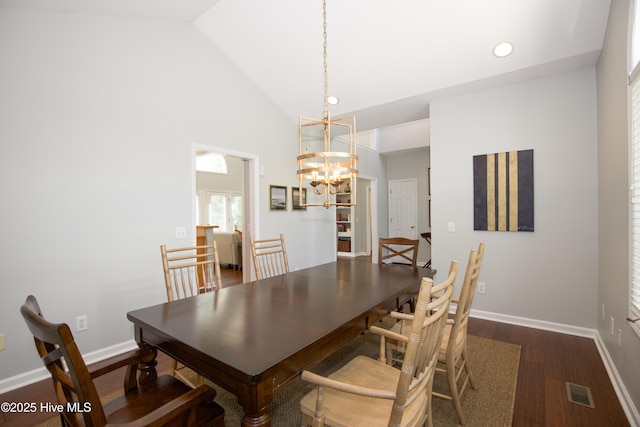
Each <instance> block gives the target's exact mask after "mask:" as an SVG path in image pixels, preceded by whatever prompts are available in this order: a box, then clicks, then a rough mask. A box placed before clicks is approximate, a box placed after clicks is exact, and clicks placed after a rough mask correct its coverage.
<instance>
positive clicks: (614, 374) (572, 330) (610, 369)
mask: <svg viewBox="0 0 640 427" xmlns="http://www.w3.org/2000/svg"><path fill="white" fill-rule="evenodd" d="M470 316H471V317H476V318H478V319H485V320H491V321H494V322H501V323H508V324H511V325H518V326H524V327H528V328H535V329H542V330H546V331H552V332H559V333H563V334H568V335H576V336H580V337H586V338H591V339H593V340H594V341H595V344H596V348H597V349H598V353H600V358H601V359H602V363H604V366H605V369H606V370H607V374H608V375H609V379H610V380H611V384H612V385H613V388H614V390H615V392H616V395H617V396H618V400H619V401H620V405H622V409H623V410H624V413H625V415H626V416H627V420H628V421H629V424H630V425H631V427H640V414H639V413H638V409H637V408H636V406H635V404H634V403H633V400H632V399H631V396H629V393H628V392H627V388H626V387H625V385H624V382H623V381H622V378H620V374H619V373H618V370H617V369H616V366H615V364H614V363H613V360H612V359H611V355H610V354H609V351H608V350H607V346H606V345H605V344H604V341H603V340H602V337H601V336H600V333H599V332H598V331H597V330H596V329H589V328H581V327H577V326H572V325H564V324H561V323H554V322H547V321H544V320H536V319H528V318H525V317H518V316H510V315H506V314H497V313H490V312H487V311H480V310H473V309H472V310H471V314H470Z"/></svg>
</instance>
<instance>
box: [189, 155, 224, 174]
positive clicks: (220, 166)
mask: <svg viewBox="0 0 640 427" xmlns="http://www.w3.org/2000/svg"><path fill="white" fill-rule="evenodd" d="M196 170H197V171H198V172H211V173H223V174H226V173H227V161H226V159H225V158H224V156H223V155H222V154H219V153H209V152H204V151H202V152H197V153H196Z"/></svg>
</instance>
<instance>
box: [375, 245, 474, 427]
mask: <svg viewBox="0 0 640 427" xmlns="http://www.w3.org/2000/svg"><path fill="white" fill-rule="evenodd" d="M485 246H486V245H485V244H484V243H480V245H479V246H478V250H477V251H475V250H472V251H470V253H469V260H468V261H467V268H466V271H465V275H464V278H463V281H462V287H461V289H460V294H459V296H458V298H453V299H452V300H451V303H452V305H456V311H455V314H454V316H453V318H451V319H449V320H448V321H447V325H446V327H445V330H444V338H443V340H442V345H441V348H440V351H439V353H438V368H437V372H441V373H445V374H446V375H447V383H448V385H449V392H450V394H448V395H447V394H444V393H436V392H434V393H433V395H434V396H435V397H439V398H444V399H448V400H451V401H452V402H453V406H454V408H455V410H456V415H457V416H458V421H459V422H460V424H462V425H464V424H465V418H464V413H463V412H462V405H461V398H462V394H463V393H464V391H465V390H466V387H467V386H468V385H470V386H471V388H473V389H476V386H477V383H476V380H475V377H474V375H473V372H472V370H471V365H470V364H469V359H468V357H467V326H468V324H469V314H470V312H471V304H472V302H473V296H474V294H475V290H476V284H477V283H478V277H479V275H480V268H481V267H482V260H483V258H484V251H485ZM392 314H393V313H392ZM395 317H396V318H397V319H399V320H400V321H399V322H397V323H396V324H395V325H394V326H393V327H392V328H391V331H393V332H397V333H399V334H401V335H407V334H408V333H409V331H410V327H411V321H412V316H411V315H410V314H399V315H396V316H395ZM381 345H382V343H381ZM385 350H386V352H385V359H384V361H386V362H387V363H390V364H393V363H399V362H401V361H402V358H403V357H404V352H405V350H404V346H403V345H402V343H396V342H393V341H390V342H387V343H386V344H385Z"/></svg>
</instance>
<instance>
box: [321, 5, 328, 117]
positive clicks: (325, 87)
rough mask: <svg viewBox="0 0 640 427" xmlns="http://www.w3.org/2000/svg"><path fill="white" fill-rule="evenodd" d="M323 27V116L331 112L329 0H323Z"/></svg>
mask: <svg viewBox="0 0 640 427" xmlns="http://www.w3.org/2000/svg"><path fill="white" fill-rule="evenodd" d="M322 23H323V25H322V29H323V44H322V53H323V56H322V57H323V67H324V112H323V113H322V116H323V117H325V118H326V117H327V116H328V114H329V101H328V99H329V83H328V81H327V80H328V79H327V0H324V1H323V2H322Z"/></svg>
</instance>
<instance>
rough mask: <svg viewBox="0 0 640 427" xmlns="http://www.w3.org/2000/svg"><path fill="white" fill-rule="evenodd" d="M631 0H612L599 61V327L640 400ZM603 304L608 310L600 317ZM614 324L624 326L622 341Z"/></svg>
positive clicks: (634, 396) (638, 402)
mask: <svg viewBox="0 0 640 427" xmlns="http://www.w3.org/2000/svg"><path fill="white" fill-rule="evenodd" d="M629 3H630V2H629V1H628V0H613V1H612V2H611V9H610V12H609V23H608V25H607V33H606V37H605V42H604V47H603V51H602V53H601V55H600V59H599V61H598V66H597V69H596V72H597V83H598V197H599V200H598V295H597V297H598V304H597V307H596V308H595V311H596V313H598V314H597V327H598V332H599V334H600V337H601V338H602V340H603V341H604V343H605V345H606V347H607V351H608V353H609V355H610V356H611V359H612V361H613V363H614V364H615V366H616V369H617V371H618V373H619V374H620V376H621V377H622V379H623V381H624V383H625V386H626V388H627V391H628V392H629V395H630V396H631V398H632V400H633V401H634V402H635V406H636V408H637V407H638V406H640V369H638V360H639V357H638V355H640V338H638V336H637V335H636V334H635V333H634V332H633V330H632V329H631V328H630V327H629V326H628V325H627V324H626V322H625V318H626V317H627V315H628V304H629V287H628V286H629V262H628V260H629V239H628V236H629V234H630V232H629V226H628V222H629V215H628V212H629V207H628V206H629V205H628V192H627V188H628V173H629V170H628V149H629V146H628V123H627V83H626V82H627V28H628V22H629ZM602 305H604V307H605V316H604V319H603V318H602V314H601V309H602ZM610 317H613V318H614V324H615V327H614V329H615V330H616V332H617V329H618V328H620V329H621V330H622V347H619V346H618V344H617V337H616V334H614V335H611V333H610V332H609V328H610Z"/></svg>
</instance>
